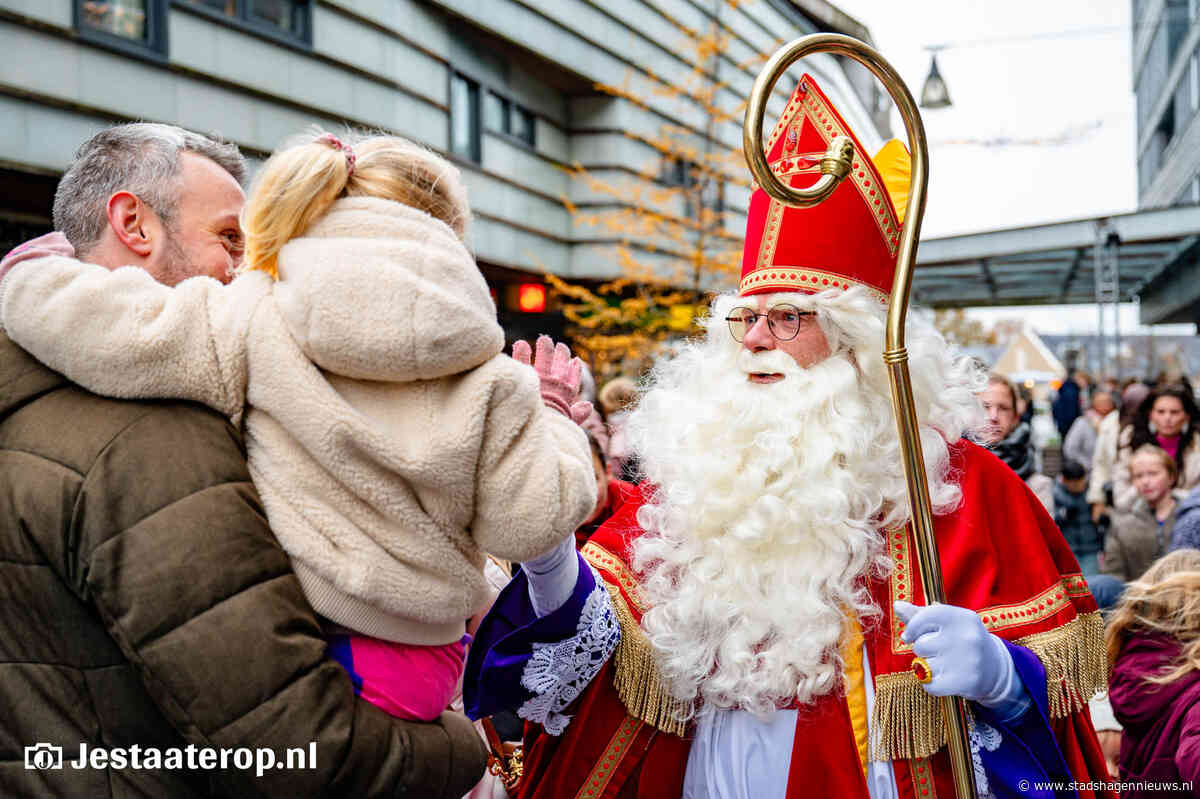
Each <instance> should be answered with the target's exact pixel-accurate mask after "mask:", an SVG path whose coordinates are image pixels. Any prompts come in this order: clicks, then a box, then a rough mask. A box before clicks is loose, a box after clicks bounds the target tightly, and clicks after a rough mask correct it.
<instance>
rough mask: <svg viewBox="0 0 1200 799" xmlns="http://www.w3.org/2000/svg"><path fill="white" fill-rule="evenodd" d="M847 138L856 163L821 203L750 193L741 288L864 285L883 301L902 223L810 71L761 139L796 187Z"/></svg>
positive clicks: (816, 174) (812, 177)
mask: <svg viewBox="0 0 1200 799" xmlns="http://www.w3.org/2000/svg"><path fill="white" fill-rule="evenodd" d="M838 135H844V136H849V137H850V140H851V141H852V142H853V143H854V162H853V168H852V170H851V173H850V175H849V176H847V177H846V178H845V179H844V180H843V181H842V182H841V183H840V184H839V185H838V187H837V189H835V190H834V192H833V194H832V195H831V196H830V197H829V198H828V199H826V200H825V201H824V202H822V203H820V204H819V205H816V206H814V207H812V208H791V207H788V206H784V205H782V204H781V203H778V202H776V201H774V200H771V199H770V198H769V197H768V196H767V195H766V193H765V192H764V191H763V190H762V189H761V188H758V186H757V185H756V186H755V188H754V192H753V193H752V194H751V197H750V210H749V215H748V220H747V223H746V245H745V250H744V251H743V254H742V278H741V283H740V286H739V288H740V293H741V294H742V295H743V296H749V295H752V294H763V293H767V292H773V291H801V292H806V293H815V292H818V291H824V290H825V289H829V288H849V287H850V286H852V285H855V284H861V285H863V286H865V287H867V288H868V289H869V290H870V291H871V294H872V295H874V296H875V297H877V298H878V299H880V300H881V301H886V299H887V295H888V294H889V293H890V292H891V289H892V278H893V277H894V276H895V272H896V254H897V252H898V249H899V248H898V245H899V241H900V224H899V223H898V221H897V217H896V210H895V208H894V207H893V205H892V200H891V197H890V196H889V195H888V192H887V189H886V188H885V187H884V183H883V180H881V179H880V177H879V172H878V171H877V170H876V169H875V164H874V163H873V162H872V160H871V158H870V156H869V155H868V154H867V152H866V150H864V149H863V146H862V143H861V142H859V140H858V138H857V137H856V136H855V135H854V131H853V130H851V129H850V126H849V125H848V124H846V121H845V120H844V119H843V118H842V116H841V114H839V113H838V111H837V109H836V108H834V106H833V103H831V102H830V101H829V98H828V97H826V96H825V94H824V92H822V91H821V88H820V86H818V85H817V82H816V81H815V80H813V78H812V76H811V75H808V74H806V75H804V77H803V78H802V79H801V81H800V84H799V85H798V86H797V87H796V91H795V92H793V93H792V97H791V100H790V101H789V102H788V105H787V108H786V109H785V110H784V112H783V115H782V116H781V117H780V119H779V122H778V123H777V124H776V126H775V129H774V130H773V131H772V133H771V136H770V138H769V139H768V140H767V145H766V147H767V162H768V164H769V165H770V166H771V168H772V170H773V171H774V172H775V174H776V175H779V176H780V177H781V178H782V179H784V180H787V181H788V182H789V183H790V185H792V186H794V187H796V188H807V187H809V186H812V185H813V184H814V183H816V182H817V180H818V179H819V178H820V170H819V164H818V160H819V158H820V157H821V155H823V154H824V152H825V151H826V150H827V149H828V147H829V142H830V141H832V140H833V138H834V137H835V136H838Z"/></svg>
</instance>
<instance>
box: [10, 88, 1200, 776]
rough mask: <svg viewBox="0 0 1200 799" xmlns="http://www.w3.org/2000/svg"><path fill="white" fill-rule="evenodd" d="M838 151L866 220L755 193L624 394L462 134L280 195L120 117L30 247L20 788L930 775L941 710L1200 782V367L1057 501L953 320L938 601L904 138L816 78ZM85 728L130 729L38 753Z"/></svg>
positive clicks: (231, 156)
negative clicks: (665, 349)
mask: <svg viewBox="0 0 1200 799" xmlns="http://www.w3.org/2000/svg"><path fill="white" fill-rule="evenodd" d="M817 122H819V123H820V124H816V123H817ZM833 135H841V136H845V137H847V139H848V140H849V141H850V142H851V143H852V145H853V148H854V170H853V171H852V172H851V174H850V175H849V176H847V178H846V179H845V182H844V183H843V184H842V185H841V186H839V188H838V189H837V192H836V193H835V194H834V197H835V198H836V201H830V202H826V203H822V204H820V205H818V206H816V207H813V208H791V207H785V206H783V205H781V204H779V203H777V202H775V201H773V200H770V199H769V198H768V197H767V196H766V195H765V194H764V193H763V192H762V191H761V190H756V191H755V192H754V193H753V195H752V198H751V205H750V212H749V223H748V224H749V226H748V230H747V247H746V254H745V258H744V261H743V268H742V276H741V280H740V282H739V286H738V289H737V290H736V291H735V292H731V293H725V294H722V295H720V296H718V297H716V298H715V300H714V301H713V304H712V307H711V309H710V313H709V314H708V316H707V317H705V319H704V320H703V322H702V324H703V330H702V333H701V335H700V336H698V337H696V338H694V339H691V340H688V341H686V342H680V343H678V344H677V345H676V346H675V348H674V352H673V353H671V354H670V355H669V356H663V357H662V358H661V359H660V360H659V361H658V363H657V364H656V366H655V367H654V369H653V370H652V371H651V372H650V373H649V374H647V375H644V376H640V377H637V378H636V379H635V377H633V376H631V377H621V378H616V379H611V380H608V381H607V382H606V383H605V384H604V385H601V386H599V387H598V390H597V387H596V386H595V384H594V381H593V380H592V377H591V375H590V373H589V372H588V370H587V367H586V366H585V365H584V364H583V363H582V362H581V361H580V360H579V359H578V358H575V357H573V356H572V354H571V352H570V350H569V349H568V347H567V346H566V345H565V344H564V343H555V342H553V341H552V340H551V339H549V338H548V337H545V336H543V337H541V338H539V339H538V340H537V341H536V342H533V343H529V342H523V341H517V342H513V343H511V350H509V352H510V353H511V354H506V352H505V351H506V348H507V347H506V342H505V337H504V331H503V330H502V329H501V327H500V325H499V324H498V322H497V319H496V313H495V307H494V305H493V303H492V299H491V297H490V294H489V292H488V288H487V285H486V283H485V282H484V278H483V276H482V274H481V273H480V271H479V269H478V267H477V266H476V264H475V261H474V258H473V256H472V254H471V252H470V250H469V247H468V241H469V227H470V220H471V210H470V207H469V204H468V200H467V193H466V190H465V188H464V186H463V183H462V181H461V178H460V176H459V175H458V172H457V170H456V169H455V168H454V167H453V165H451V164H450V163H449V162H448V161H446V160H445V159H443V158H441V157H440V156H438V155H436V154H434V153H431V152H430V151H428V150H426V149H424V148H421V147H419V146H417V145H414V144H412V143H410V142H407V141H405V140H403V139H399V138H396V137H391V136H384V135H353V136H351V135H346V136H342V137H338V136H335V135H333V134H330V133H328V132H324V131H315V132H310V133H306V134H303V135H301V136H300V137H298V138H297V139H296V140H294V141H292V142H289V143H288V144H286V145H284V146H283V147H281V148H280V149H279V150H278V151H277V152H276V153H274V154H273V155H272V156H271V157H270V158H269V159H268V160H267V162H266V163H265V164H264V165H263V166H262V168H261V169H260V171H259V172H258V174H257V175H256V177H255V179H254V181H253V183H252V185H251V186H250V189H249V193H248V195H244V194H243V189H242V186H241V184H242V181H243V179H244V162H243V160H242V157H241V155H240V154H239V153H238V152H237V150H236V148H234V147H232V146H231V145H228V144H224V143H221V142H218V141H215V140H213V139H210V138H208V137H204V136H201V135H198V134H194V133H190V132H188V131H184V130H181V129H179V128H174V127H170V126H165V125H157V124H144V123H137V124H128V125H120V126H116V127H113V128H110V129H108V130H105V131H102V132H101V133H99V134H97V135H96V136H94V137H93V138H92V139H90V140H89V141H88V142H86V143H85V144H84V145H83V146H82V147H81V149H80V151H79V154H78V157H77V159H76V161H75V162H74V164H73V165H72V166H71V168H70V169H69V170H68V171H67V173H66V175H65V176H64V177H63V179H62V182H61V184H60V187H59V191H58V194H57V195H56V198H55V207H54V221H55V227H56V232H54V233H51V234H48V235H47V236H44V237H41V238H39V239H35V240H33V241H31V242H28V243H26V244H24V245H22V246H20V247H18V248H17V249H15V250H14V251H12V252H11V253H9V254H8V255H7V256H6V257H5V258H4V260H3V261H2V262H0V329H2V332H0V469H2V470H3V484H4V487H5V488H4V491H3V492H2V493H0V497H2V501H0V513H3V514H4V517H5V533H4V534H3V536H2V537H0V584H3V585H5V586H7V587H8V590H7V591H6V592H5V595H6V597H7V601H6V603H5V605H4V607H3V609H0V618H3V620H4V628H5V630H6V631H7V634H6V635H5V636H3V637H2V640H3V641H4V643H3V644H0V647H2V648H3V652H4V655H3V658H0V661H2V665H0V695H3V696H5V697H6V698H7V699H8V700H9V702H10V705H11V707H12V709H13V712H12V713H8V714H5V716H4V718H3V719H2V720H0V730H2V731H3V740H4V741H5V743H4V744H3V745H2V747H0V748H3V751H4V760H5V761H6V762H5V763H4V767H3V769H0V784H4V785H5V786H6V788H5V792H6V793H13V794H17V795H30V796H33V795H54V796H63V797H68V796H80V797H97V796H113V797H127V796H128V797H133V796H171V797H176V796H180V797H182V796H214V797H215V796H236V797H240V796H318V795H322V796H364V797H366V796H398V795H417V796H425V797H446V798H447V799H457V797H462V796H468V795H469V796H471V797H492V798H493V799H495V798H497V797H504V796H516V797H523V798H525V799H553V798H554V797H574V796H588V797H596V799H599V797H610V798H611V799H620V798H621V797H635V796H636V797H644V798H645V799H652V798H654V797H662V798H663V799H678V797H688V799H706V798H708V797H712V799H751V798H752V797H753V799H758V797H781V798H782V797H790V798H791V799H795V797H798V796H804V795H809V794H811V793H815V794H816V795H820V796H838V797H850V798H852V799H866V797H872V798H873V799H884V797H888V798H889V799H890V798H892V797H897V798H898V797H904V799H910V798H911V799H926V797H929V796H931V795H934V793H938V794H941V795H942V796H953V795H955V787H954V785H955V783H954V779H955V777H954V775H953V774H952V766H951V764H950V760H949V757H948V755H947V751H946V744H947V740H948V736H949V735H951V734H953V733H952V732H951V731H949V730H948V728H947V725H946V722H945V721H944V719H943V717H942V715H941V705H940V703H939V698H940V697H945V696H951V697H960V698H962V699H964V700H967V703H968V707H969V716H970V740H969V745H970V748H971V754H972V760H973V766H974V769H973V771H974V773H973V774H971V775H968V776H969V778H973V779H974V780H975V784H976V787H977V789H978V791H979V793H980V795H981V796H997V797H999V796H1017V795H1021V796H1047V797H1049V796H1080V797H1091V796H1097V797H1099V796H1112V795H1113V794H1114V793H1116V792H1117V791H1118V789H1117V788H1115V787H1114V786H1113V784H1112V783H1109V782H1105V781H1106V780H1108V779H1109V778H1110V777H1111V778H1116V777H1118V776H1119V777H1120V778H1121V779H1123V780H1128V781H1130V782H1131V784H1132V783H1133V782H1134V781H1149V780H1155V781H1158V782H1163V783H1166V782H1169V781H1172V780H1174V781H1175V782H1177V783H1179V784H1181V785H1182V784H1185V783H1187V781H1192V782H1191V783H1190V784H1192V785H1194V784H1195V780H1196V779H1197V778H1200V743H1198V742H1200V703H1198V700H1200V688H1198V687H1197V686H1200V654H1198V653H1200V550H1197V547H1200V490H1196V491H1193V489H1196V488H1197V484H1198V483H1200V436H1197V433H1196V430H1197V424H1198V423H1200V411H1198V410H1197V406H1196V402H1195V399H1194V397H1193V394H1192V392H1191V389H1190V387H1188V386H1187V385H1186V384H1178V385H1177V384H1174V383H1166V384H1161V385H1155V386H1146V385H1143V384H1140V383H1135V384H1131V385H1129V386H1127V387H1125V388H1124V390H1123V391H1121V393H1120V396H1119V397H1116V396H1114V395H1113V393H1111V392H1106V391H1103V390H1091V387H1090V386H1088V385H1087V384H1086V381H1082V380H1070V381H1068V382H1067V383H1066V384H1064V389H1063V390H1062V391H1061V392H1060V396H1059V403H1058V405H1057V407H1056V410H1058V411H1061V413H1056V420H1057V421H1058V422H1059V423H1060V425H1061V426H1062V428H1063V433H1064V439H1065V443H1064V453H1065V455H1066V462H1065V463H1064V465H1063V468H1062V473H1061V475H1060V476H1059V478H1058V479H1057V481H1055V480H1053V479H1052V478H1050V477H1047V476H1046V475H1044V474H1042V470H1041V469H1040V468H1039V465H1038V458H1037V453H1036V452H1035V449H1034V446H1033V442H1032V437H1031V432H1030V425H1029V422H1028V418H1025V417H1024V414H1025V412H1026V411H1027V410H1028V403H1025V406H1023V405H1022V402H1023V399H1022V397H1021V394H1020V392H1019V390H1018V388H1017V387H1015V386H1014V385H1013V384H1012V383H1010V382H1009V381H1007V380H1006V379H1005V378H1003V377H1001V376H999V375H990V376H989V375H986V374H984V373H982V372H981V371H980V370H979V369H978V368H977V366H976V365H975V364H973V363H972V362H971V361H970V360H968V359H965V358H962V357H960V356H959V354H958V353H957V352H956V351H955V350H954V349H953V348H952V347H950V346H949V345H947V343H946V342H945V340H944V339H943V338H942V336H941V335H940V334H939V333H938V332H937V331H936V330H935V329H934V328H933V326H932V324H931V323H930V322H929V321H927V320H925V319H923V318H920V317H914V318H911V319H910V320H909V323H908V330H907V352H908V358H909V370H910V374H911V382H912V390H913V400H914V407H915V410H916V416H917V420H918V424H919V430H918V434H919V439H920V443H921V450H922V453H923V466H924V469H925V472H926V475H927V477H928V492H929V499H930V502H931V508H932V512H933V516H934V530H935V535H936V539H937V549H938V555H939V559H940V570H941V574H942V579H943V581H944V584H945V594H946V595H945V601H944V602H929V601H927V597H926V595H925V589H924V587H923V586H924V582H923V581H922V574H923V573H924V572H925V570H926V569H928V568H930V564H926V563H924V562H923V561H922V560H921V557H920V556H919V554H918V552H917V550H918V547H917V545H916V539H915V538H914V533H913V530H912V529H911V525H910V523H909V522H910V521H911V512H910V509H909V490H908V482H907V478H906V476H905V474H904V471H903V469H902V468H901V464H902V462H903V460H904V459H903V457H902V456H901V452H902V445H901V442H900V438H899V436H898V435H897V431H896V427H895V423H894V421H893V418H892V413H891V399H890V391H891V389H890V380H889V376H888V372H887V370H886V367H885V364H884V361H883V357H882V347H883V339H884V336H883V331H884V324H885V322H884V314H885V312H886V302H887V299H888V293H889V292H890V290H891V284H892V274H893V272H894V269H895V261H896V252H897V251H896V241H897V238H896V237H897V234H898V230H899V228H900V225H901V224H902V221H903V216H904V213H905V199H904V197H903V196H902V194H900V193H897V191H896V189H895V188H894V187H895V186H898V185H902V184H903V183H905V181H903V180H900V179H899V178H898V177H897V175H896V174H893V173H892V172H890V171H889V170H902V169H903V164H902V163H901V161H902V159H897V158H895V157H894V156H895V150H894V147H893V149H891V150H889V153H891V157H889V158H887V159H881V161H880V163H879V165H876V163H875V162H874V161H873V160H872V158H871V157H870V155H869V154H868V153H866V152H865V151H864V150H863V149H862V147H861V145H860V144H859V143H858V142H857V140H856V139H854V137H853V132H852V131H851V130H850V129H849V126H848V125H846V123H845V122H844V120H842V119H841V117H840V115H838V113H837V111H836V109H835V108H834V107H833V105H832V104H831V103H830V101H829V100H828V98H826V97H825V95H824V94H823V93H822V92H821V90H820V89H819V87H818V86H817V84H816V82H815V81H813V80H812V78H811V77H806V78H805V79H804V81H803V82H802V83H801V84H800V86H799V87H798V88H797V90H796V92H795V94H794V95H793V99H792V102H791V103H790V104H789V105H788V106H787V109H786V110H785V112H784V115H783V118H782V119H781V120H780V122H779V124H778V125H777V127H776V129H775V132H774V133H773V134H772V136H771V138H770V140H769V147H770V150H771V152H770V159H769V160H770V161H771V163H772V164H773V165H775V168H776V170H777V171H778V172H779V173H780V174H781V175H787V176H788V179H792V180H806V179H811V177H812V175H814V174H815V167H813V168H812V169H810V167H812V165H813V164H815V163H816V161H815V160H814V159H811V158H810V156H811V155H812V154H813V153H818V154H819V153H823V152H824V150H825V148H826V145H827V139H828V138H829V137H830V136H833ZM889 146H891V145H889ZM809 161H812V163H809ZM806 176H808V177H806ZM884 186H887V187H888V191H887V192H884V191H883V187H884ZM845 236H851V237H853V240H854V241H855V247H853V248H847V247H842V246H836V245H837V243H838V241H839V239H838V237H845ZM800 264H802V265H803V266H798V265H800ZM1071 403H1074V411H1075V413H1074V414H1071V413H1070V410H1071V408H1072V405H1071ZM1189 492H1190V493H1189ZM1101 609H1104V613H1105V615H1102V613H1101ZM1110 669H1111V675H1112V676H1111V680H1110V679H1109V672H1110ZM1106 689H1107V690H1108V693H1109V696H1110V701H1109V705H1108V706H1109V707H1111V710H1112V715H1113V717H1114V718H1115V719H1116V721H1117V723H1118V726H1120V727H1121V728H1122V729H1121V730H1120V731H1117V730H1113V729H1111V728H1110V727H1107V726H1104V728H1103V729H1102V730H1101V733H1102V736H1101V737H1097V732H1096V729H1095V726H1094V725H1093V722H1092V715H1091V713H1090V712H1089V700H1092V699H1093V697H1095V696H1097V695H1102V694H1103V693H1104V691H1105V690H1106ZM1101 701H1103V700H1101ZM1095 707H1100V708H1103V707H1105V706H1104V705H1103V704H1101V705H1099V706H1095ZM468 717H469V718H468ZM1097 718H1099V717H1097ZM1102 726H1103V725H1102ZM1112 734H1116V735H1118V736H1119V737H1118V738H1113V737H1112ZM1114 740H1118V741H1119V752H1113V751H1110V745H1111V742H1112V741H1114ZM47 742H49V744H50V745H53V746H58V747H64V748H66V749H67V750H68V752H67V755H66V756H67V757H68V758H71V759H74V758H75V757H76V756H80V757H82V756H83V755H82V754H81V753H86V751H87V750H89V749H90V750H97V749H107V750H108V751H109V753H110V756H109V757H108V758H107V759H106V760H105V761H104V762H103V763H101V764H100V765H95V766H94V767H93V768H90V769H85V770H80V769H40V768H30V767H29V766H28V765H27V766H26V768H24V769H21V768H19V767H18V765H17V763H18V761H19V760H20V759H21V755H22V753H21V752H20V749H21V748H24V747H32V746H37V745H47ZM309 746H311V747H312V751H313V752H314V753H315V757H314V758H313V759H312V760H311V762H309V763H307V764H306V767H304V768H293V767H290V766H288V767H285V766H284V764H283V763H282V762H280V763H279V767H278V768H268V769H265V770H264V769H261V768H260V769H258V770H257V771H254V770H248V769H246V768H245V767H242V766H237V765H235V766H231V765H230V764H229V763H226V762H224V761H222V763H221V765H220V767H213V766H203V765H200V766H198V765H196V764H194V763H191V762H190V761H189V762H188V763H185V764H183V765H179V764H176V765H175V766H172V765H170V764H169V763H166V764H164V763H163V762H160V761H155V765H154V766H152V767H145V768H139V767H136V766H134V765H132V764H131V763H129V762H127V761H126V760H125V756H124V755H122V759H121V760H120V761H119V762H118V760H117V759H116V758H114V757H112V756H111V753H112V752H114V751H121V752H128V751H129V750H130V749H131V748H132V749H137V748H138V747H142V748H154V747H157V749H158V750H162V751H166V750H174V751H177V752H182V751H186V750H187V749H188V748H189V747H190V748H195V747H208V748H213V749H220V750H222V751H226V750H236V749H246V750H253V751H256V752H261V751H264V750H269V751H271V752H274V753H276V754H277V755H279V756H282V753H284V752H292V751H294V750H300V749H304V750H305V751H308V750H307V749H305V748H306V747H309ZM1106 760H1107V761H1116V771H1115V772H1112V770H1111V768H1110V766H1109V765H1108V763H1107V762H1106ZM93 763H94V758H93ZM1068 783H1071V784H1074V785H1075V786H1076V787H1065V786H1067V785H1068ZM1080 785H1084V786H1086V787H1078V786H1080ZM1030 786H1034V787H1030ZM1037 786H1041V787H1037ZM1055 786H1058V787H1055ZM9 788H11V791H9ZM1119 790H1120V792H1121V795H1122V796H1143V795H1147V796H1148V795H1158V794H1151V793H1145V792H1142V793H1139V791H1142V790H1143V789H1142V788H1137V787H1133V788H1121V789H1119ZM1191 790H1192V789H1191V788H1188V789H1187V791H1191ZM1197 795H1200V793H1198V794H1197Z"/></svg>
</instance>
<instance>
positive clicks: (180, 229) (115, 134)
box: [54, 122, 246, 286]
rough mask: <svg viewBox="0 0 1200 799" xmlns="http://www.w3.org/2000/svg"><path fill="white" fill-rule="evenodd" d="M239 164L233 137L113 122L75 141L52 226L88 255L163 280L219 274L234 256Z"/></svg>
mask: <svg viewBox="0 0 1200 799" xmlns="http://www.w3.org/2000/svg"><path fill="white" fill-rule="evenodd" d="M245 172H246V167H245V161H244V160H243V159H242V155H241V153H239V152H238V149H237V147H235V146H234V145H232V144H226V143H222V142H217V141H214V140H212V139H210V138H208V137H205V136H201V135H199V134H197V133H192V132H191V131H187V130H184V129H182V128H177V127H175V126H173V125H159V124H151V123H145V122H139V123H133V124H129V125H118V126H116V127H113V128H109V129H107V130H104V131H101V132H100V133H98V134H97V135H95V136H93V137H92V138H91V139H89V140H88V141H87V142H85V143H84V144H83V146H82V147H80V148H79V152H78V153H76V157H75V162H74V163H73V164H72V165H71V168H70V169H68V170H67V173H66V174H65V175H63V178H62V181H61V182H60V183H59V184H58V190H57V191H56V192H55V193H54V227H55V230H58V231H61V232H62V234H63V235H64V236H66V238H67V240H68V241H69V242H70V243H71V245H72V246H73V247H74V248H75V252H76V253H77V254H78V255H79V257H80V258H84V259H86V260H88V261H91V262H93V263H97V264H101V265H103V266H107V267H109V268H116V267H119V266H140V267H142V268H143V269H145V270H146V271H147V272H149V273H150V274H151V275H153V276H154V278H155V279H156V280H158V281H159V282H160V283H165V284H166V285H168V286H173V285H175V284H176V283H179V282H180V281H182V280H184V279H186V278H189V277H192V276H194V275H208V276H209V277H213V278H216V279H217V280H221V281H223V282H227V281H228V280H229V279H230V278H231V277H232V270H233V268H234V267H235V266H236V265H237V264H238V263H239V262H240V260H241V253H242V233H241V226H240V225H239V223H238V214H239V213H240V212H241V209H242V205H243V204H244V202H245V199H246V198H245V195H244V194H243V193H242V187H241V183H242V180H243V179H244V177H245Z"/></svg>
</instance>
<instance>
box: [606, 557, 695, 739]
mask: <svg viewBox="0 0 1200 799" xmlns="http://www.w3.org/2000/svg"><path fill="white" fill-rule="evenodd" d="M604 587H605V588H607V589H608V593H609V595H610V596H611V597H612V601H613V607H614V608H615V609H616V612H617V621H618V622H619V623H620V625H621V640H620V642H619V643H618V644H617V651H616V652H615V653H614V654H613V667H614V671H615V674H614V678H613V684H614V685H615V686H616V689H617V696H618V697H620V699H621V704H623V705H624V706H625V710H626V711H627V712H628V713H629V715H631V716H633V717H635V718H639V719H641V720H642V721H644V722H646V723H647V724H649V725H651V726H653V727H656V728H658V729H660V730H662V731H663V732H665V733H669V734H671V735H683V734H684V732H685V731H686V730H687V722H685V721H682V720H681V716H682V715H683V711H684V705H683V703H682V702H680V701H679V700H678V699H675V698H673V697H672V696H671V695H670V694H668V693H667V690H666V688H665V687H664V686H663V684H662V678H661V675H660V674H659V671H658V664H657V663H655V662H654V648H653V647H652V646H651V644H650V640H649V639H648V638H646V634H645V633H644V632H642V627H641V625H640V624H638V623H637V620H636V619H634V618H633V613H632V612H631V611H630V610H629V606H628V605H627V604H625V597H623V596H622V595H621V591H620V589H619V588H617V587H616V586H615V585H612V584H610V583H609V582H608V581H607V580H606V581H605V582H604Z"/></svg>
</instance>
